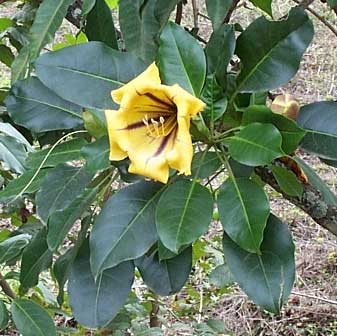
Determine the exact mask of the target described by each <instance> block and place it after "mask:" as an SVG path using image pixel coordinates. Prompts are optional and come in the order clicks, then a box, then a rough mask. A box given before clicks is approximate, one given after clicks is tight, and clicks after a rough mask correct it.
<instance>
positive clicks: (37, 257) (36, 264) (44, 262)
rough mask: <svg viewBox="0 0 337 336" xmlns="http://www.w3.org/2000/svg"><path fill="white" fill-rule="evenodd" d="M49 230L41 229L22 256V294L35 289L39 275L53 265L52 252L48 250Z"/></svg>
mask: <svg viewBox="0 0 337 336" xmlns="http://www.w3.org/2000/svg"><path fill="white" fill-rule="evenodd" d="M46 238H47V229H46V228H43V229H41V230H40V231H39V232H38V233H37V234H36V236H35V237H34V238H33V239H32V240H31V242H30V243H29V244H28V245H27V246H26V248H25V249H24V251H23V254H22V260H21V269H20V293H24V292H26V290H27V289H28V288H31V287H34V286H36V285H37V284H38V282H39V275H40V273H41V272H42V271H44V270H46V269H47V268H48V267H49V266H50V264H51V263H52V252H51V251H49V250H48V245H47V240H46Z"/></svg>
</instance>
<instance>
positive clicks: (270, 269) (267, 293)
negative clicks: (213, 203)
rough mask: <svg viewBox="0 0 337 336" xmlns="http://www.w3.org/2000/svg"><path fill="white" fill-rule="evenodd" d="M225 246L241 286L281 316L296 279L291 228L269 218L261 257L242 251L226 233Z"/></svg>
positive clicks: (228, 258) (258, 302)
mask: <svg viewBox="0 0 337 336" xmlns="http://www.w3.org/2000/svg"><path fill="white" fill-rule="evenodd" d="M223 247H224V253H225V257H226V261H227V263H228V266H229V269H230V271H231V273H232V274H233V276H234V278H235V280H236V281H237V282H238V284H239V285H240V287H241V288H242V289H243V290H244V291H245V292H246V294H247V295H248V296H249V297H250V298H251V299H252V300H253V301H254V302H255V303H256V304H258V305H259V306H261V307H262V308H263V309H265V310H268V311H270V312H272V313H276V314H277V313H279V311H280V308H281V306H282V304H284V303H285V301H286V300H287V298H288V296H289V294H290V292H291V289H292V286H293V283H294V280H295V261H294V250H295V247H294V243H293V241H292V238H291V234H290V232H289V229H288V227H287V226H286V225H284V224H282V223H281V221H280V220H279V219H278V218H277V217H275V216H273V215H271V216H270V217H269V220H268V224H267V226H266V229H265V233H264V240H263V243H262V245H261V253H262V254H261V255H257V254H255V253H249V252H247V251H245V250H243V249H241V248H240V247H239V246H238V245H236V244H235V243H234V242H233V241H232V240H231V239H230V238H229V237H228V236H227V235H226V234H225V235H224V239H223Z"/></svg>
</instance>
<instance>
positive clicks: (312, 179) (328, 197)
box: [292, 156, 337, 206]
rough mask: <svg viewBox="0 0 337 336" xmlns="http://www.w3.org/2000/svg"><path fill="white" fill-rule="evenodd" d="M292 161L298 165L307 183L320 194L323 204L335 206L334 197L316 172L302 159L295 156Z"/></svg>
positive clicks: (336, 200)
mask: <svg viewBox="0 0 337 336" xmlns="http://www.w3.org/2000/svg"><path fill="white" fill-rule="evenodd" d="M292 159H293V160H294V161H296V162H297V163H298V164H299V166H300V167H301V169H302V170H303V172H304V174H305V175H306V176H307V178H308V180H309V183H310V184H311V185H312V186H314V187H315V188H316V189H317V190H319V191H320V192H321V194H322V197H323V200H324V202H326V203H327V204H329V205H332V206H337V197H336V195H335V194H334V193H333V192H332V191H331V190H330V189H329V187H328V186H327V185H326V183H325V182H324V181H323V180H322V179H321V178H320V177H319V176H318V175H317V174H316V172H315V171H314V170H313V169H312V168H311V167H310V166H309V165H307V164H306V163H305V162H304V161H303V160H302V159H300V158H298V157H296V156H294V157H292Z"/></svg>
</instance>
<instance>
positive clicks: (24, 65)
mask: <svg viewBox="0 0 337 336" xmlns="http://www.w3.org/2000/svg"><path fill="white" fill-rule="evenodd" d="M28 63H29V46H28V45H25V46H24V47H23V48H22V49H21V50H20V52H19V55H18V56H17V57H15V59H14V61H13V63H12V73H11V82H12V83H15V82H16V81H17V80H21V79H24V78H25V76H26V75H27V72H28Z"/></svg>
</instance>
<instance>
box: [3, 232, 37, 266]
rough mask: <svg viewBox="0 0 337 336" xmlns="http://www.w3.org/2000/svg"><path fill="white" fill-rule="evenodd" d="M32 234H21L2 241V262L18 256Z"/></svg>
mask: <svg viewBox="0 0 337 336" xmlns="http://www.w3.org/2000/svg"><path fill="white" fill-rule="evenodd" d="M30 238H31V236H30V235H29V234H19V235H17V236H14V237H10V238H8V239H6V240H4V241H2V242H1V243H0V264H2V263H4V262H7V261H9V260H11V259H14V258H15V257H17V256H18V255H19V254H20V253H21V251H22V249H23V248H24V247H25V246H27V245H28V243H29V240H30Z"/></svg>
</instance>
